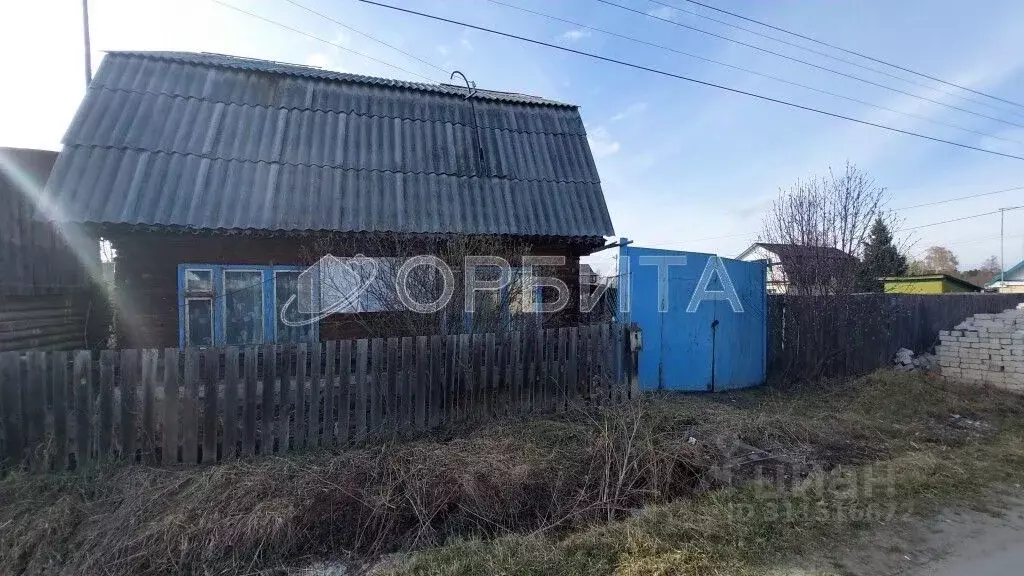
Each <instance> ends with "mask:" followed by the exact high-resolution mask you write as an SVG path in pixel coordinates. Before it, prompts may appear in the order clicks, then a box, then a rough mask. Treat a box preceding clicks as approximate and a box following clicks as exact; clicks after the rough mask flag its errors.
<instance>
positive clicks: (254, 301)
mask: <svg viewBox="0 0 1024 576" xmlns="http://www.w3.org/2000/svg"><path fill="white" fill-rule="evenodd" d="M224 341H225V342H226V343H227V344H228V345H229V346H230V345H241V344H259V343H262V342H263V273H262V272H259V271H244V272H242V271H231V270H226V271H225V272H224Z"/></svg>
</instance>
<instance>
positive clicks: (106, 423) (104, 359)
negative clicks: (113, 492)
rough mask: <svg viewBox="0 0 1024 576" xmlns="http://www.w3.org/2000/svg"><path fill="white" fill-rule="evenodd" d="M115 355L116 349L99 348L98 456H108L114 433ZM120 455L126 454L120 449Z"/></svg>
mask: <svg viewBox="0 0 1024 576" xmlns="http://www.w3.org/2000/svg"><path fill="white" fill-rule="evenodd" d="M116 357H117V351H116V350H100V397H99V409H100V423H99V427H98V428H97V430H96V441H97V444H98V445H99V454H100V458H109V457H110V455H111V445H112V440H111V438H112V437H113V434H114V388H115V383H114V367H115V364H116ZM122 385H123V383H122ZM120 393H121V396H122V397H123V396H124V393H125V392H124V389H123V388H122V389H121V390H120ZM122 442H123V440H122ZM122 446H123V444H122ZM122 457H123V458H127V457H128V455H127V454H126V453H125V452H123V451H122Z"/></svg>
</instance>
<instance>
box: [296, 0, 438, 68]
mask: <svg viewBox="0 0 1024 576" xmlns="http://www.w3.org/2000/svg"><path fill="white" fill-rule="evenodd" d="M285 2H287V3H289V4H291V5H292V6H295V7H296V8H301V9H303V10H305V11H306V12H309V13H311V14H315V15H317V16H319V17H321V18H323V19H324V20H327V21H329V22H333V23H335V24H337V25H338V26H341V27H342V28H344V29H346V30H348V31H350V32H355V33H356V34H359V35H360V36H363V37H365V38H369V39H370V40H373V41H374V42H376V43H378V44H381V45H384V46H387V47H388V48H391V49H392V50H394V51H396V52H399V53H401V54H404V55H406V56H408V57H409V58H412V59H413V60H416V61H417V62H420V63H421V64H426V65H427V66H430V67H431V68H433V69H435V70H438V71H440V72H443V73H444V74H446V75H450V74H451V73H452V72H451V70H446V69H444V68H442V67H441V66H438V65H437V64H434V63H433V62H430V61H427V60H424V59H423V58H420V57H419V56H416V55H415V54H412V53H410V52H406V51H405V50H402V49H401V48H399V47H398V46H394V45H392V44H389V43H387V42H385V41H383V40H381V39H380V38H377V37H375V36H371V35H370V34H367V33H366V32H363V31H362V30H357V29H356V28H353V27H352V26H349V25H348V24H345V23H344V22H340V21H338V20H335V19H334V18H331V17H330V16H328V15H326V14H324V13H322V12H318V11H316V10H314V9H312V8H310V7H309V6H304V5H302V4H299V3H298V2H295V0H285Z"/></svg>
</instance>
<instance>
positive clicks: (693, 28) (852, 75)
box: [360, 0, 1024, 128]
mask: <svg viewBox="0 0 1024 576" xmlns="http://www.w3.org/2000/svg"><path fill="white" fill-rule="evenodd" d="M360 1H362V0H360ZM596 1H597V2H600V3H602V4H607V5H609V6H614V7H616V8H619V9H621V10H626V11H627V12H633V13H634V14H639V15H641V16H643V17H645V18H652V19H654V20H660V21H662V22H667V23H668V24H671V25H673V26H679V27H680V28H686V29H687V30H692V31H694V32H699V33H701V34H706V35H708V36H712V37H714V38H718V39H720V40H725V41H726V42H732V43H734V44H739V45H740V46H746V47H747V48H751V49H753V50H757V51H759V52H764V53H765V54H771V55H773V56H777V57H779V58H784V59H786V60H790V61H792V62H799V63H800V64H803V65H805V66H811V67H812V68H817V69H818V70H824V71H826V72H829V73H831V74H836V75H838V76H842V77H844V78H850V79H852V80H857V81H858V82H864V83H866V84H870V85H872V86H877V87H879V88H882V89H885V90H889V91H891V92H896V93H897V94H903V95H904V96H910V97H911V98H917V99H918V100H923V101H925V102H931V103H932V104H937V105H939V106H943V107H945V108H949V109H951V110H959V111H960V112H964V113H967V114H971V115H974V116H978V117H979V118H986V119H988V120H993V121H995V122H1000V123H1003V124H1008V125H1010V126H1016V127H1018V128H1024V124H1017V123H1016V122H1011V121H1009V120H1003V119H1002V118H996V117H995V116H989V115H987V114H982V113H981V112H975V111H974V110H969V109H967V108H963V107H961V106H954V105H953V104H948V103H946V102H942V101H940V100H935V99H933V98H928V97H927V96H921V95H919V94H914V93H913V92H907V91H906V90H900V89H899V88H893V87H892V86H887V85H885V84H881V83H879V82H875V81H873V80H868V79H867V78H862V77H860V76H856V75H854V74H847V73H846V72H841V71H839V70H835V69H833V68H829V67H828V66H821V65H819V64H815V63H813V62H808V61H807V60H801V59H800V58H796V57H793V56H788V55H786V54H782V53H781V52H776V51H774V50H769V49H767V48H762V47H761V46H757V45H754V44H750V43H748V42H743V41H741V40H736V39H735V38H729V37H728V36H722V35H721V34H715V33H714V32H709V31H707V30H704V29H701V28H697V27H696V26H690V25H688V24H683V23H682V22H676V21H675V20H669V19H668V18H662V17H661V16H658V15H656V14H648V13H647V12H644V11H643V10H637V9H635V8H630V7H629V6H623V5H622V4H616V3H615V2H612V1H611V0H596Z"/></svg>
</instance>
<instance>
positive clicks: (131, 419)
mask: <svg viewBox="0 0 1024 576" xmlns="http://www.w3.org/2000/svg"><path fill="white" fill-rule="evenodd" d="M627 346H628V332H627V328H626V327H624V326H622V325H619V324H598V325H591V326H579V327H572V328H560V329H549V330H541V331H536V332H531V333H518V332H513V333H506V334H472V335H469V334H461V335H453V336H419V337H401V338H387V339H384V338H375V339H368V340H345V341H340V342H322V343H319V344H310V345H263V346H251V347H227V348H208V349H202V350H200V349H191V348H190V349H185V350H180V349H178V348H170V349H166V350H157V349H147V350H103V351H99V352H90V351H79V352H59V351H47V352H44V351H33V352H27V353H19V352H6V353H2V354H0V432H2V436H0V456H2V457H3V459H4V463H5V464H6V466H7V467H12V466H23V467H26V468H29V469H34V470H65V469H69V468H71V469H75V468H79V469H80V468H83V467H87V466H88V465H89V464H90V463H93V462H98V461H106V460H114V459H121V460H128V461H132V462H141V463H145V464H150V465H158V464H159V465H170V464H197V463H212V462H218V461H222V460H226V459H231V458H235V457H239V456H253V455H259V454H282V453H284V452H288V451H292V450H302V449H305V448H310V447H333V446H346V445H351V444H357V443H361V442H368V441H380V440H387V439H393V438H397V437H412V436H415V435H416V434H418V433H422V432H423V431H426V430H429V429H432V428H436V427H438V426H444V425H451V424H460V423H469V422H480V421H484V420H488V419H493V418H498V417H503V416H511V415H521V414H531V413H544V412H558V411H564V410H566V409H567V407H568V406H570V405H571V404H573V403H575V402H581V401H582V402H588V403H597V404H610V403H616V402H621V401H623V400H624V399H627V398H629V397H630V396H632V395H633V394H634V392H633V391H632V388H631V386H632V382H633V381H634V379H633V373H634V367H633V366H634V362H633V359H632V357H631V355H630V353H629V352H628V349H627Z"/></svg>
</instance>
